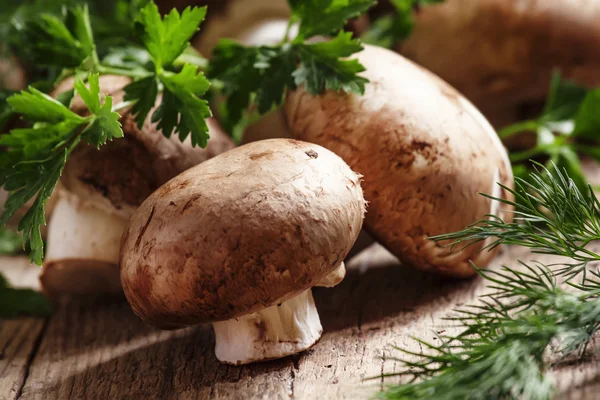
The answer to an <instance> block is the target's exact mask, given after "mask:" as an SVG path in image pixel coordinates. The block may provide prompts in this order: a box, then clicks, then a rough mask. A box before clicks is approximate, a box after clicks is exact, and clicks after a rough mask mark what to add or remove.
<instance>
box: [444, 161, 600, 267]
mask: <svg viewBox="0 0 600 400" xmlns="http://www.w3.org/2000/svg"><path fill="white" fill-rule="evenodd" d="M535 165H536V167H537V168H536V170H535V173H532V174H530V178H529V179H527V180H526V179H524V178H519V177H517V178H516V179H515V189H511V188H509V187H506V186H503V185H500V186H501V187H502V188H504V190H506V191H508V192H510V193H512V194H513V195H514V197H515V200H514V201H510V200H504V199H500V198H495V197H492V196H488V195H484V196H486V197H488V198H490V199H492V200H493V201H500V202H502V203H506V204H509V205H512V206H513V207H514V210H515V211H514V220H513V221H512V222H506V221H504V220H503V219H501V218H500V217H498V216H494V215H487V216H486V218H485V219H482V220H480V221H478V222H477V223H474V224H473V225H470V226H468V227H467V228H466V229H464V230H462V231H460V232H454V233H449V234H444V235H439V236H434V237H432V239H433V240H438V241H439V240H452V241H454V244H453V245H454V246H457V245H459V244H460V243H465V244H466V245H467V246H469V245H471V244H473V243H477V242H482V241H484V240H486V239H488V238H489V239H492V241H491V242H490V244H488V245H487V246H486V248H494V247H496V246H498V245H500V244H512V245H517V246H524V247H528V248H530V249H532V251H533V252H534V253H539V254H554V255H559V256H564V257H568V258H569V259H571V260H572V263H570V264H568V265H566V266H565V267H564V268H563V270H562V271H563V272H564V273H565V274H569V275H571V276H574V275H577V274H579V273H580V272H585V271H586V267H587V264H588V263H589V262H591V261H596V260H597V259H598V256H597V255H596V253H594V252H592V251H590V250H588V249H587V246H588V244H589V243H591V242H593V241H594V240H598V239H600V204H599V203H598V199H597V198H596V196H595V195H593V194H592V193H591V190H590V191H589V192H588V191H585V192H582V191H581V190H580V189H579V187H578V186H577V185H576V184H575V182H574V181H573V179H571V178H568V174H567V172H566V171H565V172H563V173H561V172H560V169H558V168H556V166H552V169H553V170H552V171H551V170H549V169H546V168H545V167H543V166H542V165H541V164H535Z"/></svg>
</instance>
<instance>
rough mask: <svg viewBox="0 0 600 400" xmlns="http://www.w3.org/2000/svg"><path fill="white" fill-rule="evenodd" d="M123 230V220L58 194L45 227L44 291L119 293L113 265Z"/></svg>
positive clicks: (124, 222)
mask: <svg viewBox="0 0 600 400" xmlns="http://www.w3.org/2000/svg"><path fill="white" fill-rule="evenodd" d="M126 226H127V219H125V218H122V217H119V216H116V215H112V214H110V213H109V212H107V211H104V210H102V209H100V208H97V207H94V206H93V205H91V204H89V203H85V202H82V201H80V200H78V198H77V197H75V196H71V195H69V194H67V193H65V192H60V194H59V198H58V201H57V204H56V207H55V209H54V213H53V214H52V218H51V219H50V223H49V224H48V244H47V249H48V250H47V253H46V259H45V261H44V270H43V272H42V275H41V277H40V280H41V282H42V286H43V288H44V290H45V291H47V292H55V291H56V292H65V291H68V292H72V293H81V294H84V293H86V292H87V291H88V290H91V289H93V290H94V291H95V292H98V291H100V292H118V291H120V287H121V285H120V283H119V282H120V279H119V268H118V266H117V264H118V260H119V246H120V242H121V235H122V234H123V231H124V230H125V228H126ZM90 288H91V289H90Z"/></svg>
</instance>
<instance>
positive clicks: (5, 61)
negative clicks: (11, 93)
mask: <svg viewBox="0 0 600 400" xmlns="http://www.w3.org/2000/svg"><path fill="white" fill-rule="evenodd" d="M4 50H6V49H3V48H2V45H1V44H0V52H2V51H4ZM25 86H27V77H26V76H25V71H24V70H23V67H21V64H20V63H19V61H18V60H17V59H16V58H15V56H13V55H12V54H8V56H7V57H5V56H4V55H2V57H0V88H3V89H9V90H22V89H24V88H25Z"/></svg>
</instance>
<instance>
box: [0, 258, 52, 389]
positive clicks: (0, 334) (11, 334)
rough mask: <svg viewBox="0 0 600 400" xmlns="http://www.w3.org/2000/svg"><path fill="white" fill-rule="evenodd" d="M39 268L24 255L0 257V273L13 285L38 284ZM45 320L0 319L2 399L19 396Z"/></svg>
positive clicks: (33, 285)
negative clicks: (32, 264) (31, 263)
mask: <svg viewBox="0 0 600 400" xmlns="http://www.w3.org/2000/svg"><path fill="white" fill-rule="evenodd" d="M38 272H39V269H38V268H37V267H33V266H31V265H30V264H29V262H28V261H27V259H26V258H24V257H0V273H2V274H3V275H4V276H5V277H6V279H8V281H9V282H10V283H11V284H12V285H13V286H19V287H30V288H33V289H37V288H39V285H38V283H37V274H38ZM45 325H46V321H44V320H41V319H35V318H23V319H19V320H8V321H4V320H0V399H7V400H8V399H10V400H13V399H17V398H19V397H20V396H21V394H22V393H21V391H22V388H23V385H24V384H25V380H26V379H27V377H28V374H29V368H30V366H31V361H32V359H33V357H34V356H35V353H36V350H37V347H38V344H39V341H40V340H41V337H42V333H43V331H44V327H45Z"/></svg>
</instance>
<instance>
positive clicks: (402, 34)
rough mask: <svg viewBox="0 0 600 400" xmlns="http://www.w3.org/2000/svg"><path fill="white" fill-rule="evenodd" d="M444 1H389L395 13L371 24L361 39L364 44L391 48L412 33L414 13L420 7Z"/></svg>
mask: <svg viewBox="0 0 600 400" xmlns="http://www.w3.org/2000/svg"><path fill="white" fill-rule="evenodd" d="M443 1H444V0H391V3H392V5H393V6H394V9H395V12H394V13H393V14H388V15H384V16H382V17H380V18H378V19H377V20H375V21H374V22H373V24H372V25H371V27H370V28H369V30H368V31H366V32H365V33H364V34H363V35H362V37H361V39H362V40H363V41H364V42H365V43H369V44H373V45H376V46H381V47H386V48H392V47H393V46H394V44H396V43H397V42H399V41H401V40H404V39H406V38H408V37H409V36H410V34H411V33H412V31H413V29H414V26H415V20H414V13H415V10H418V9H419V8H420V7H422V6H425V5H430V4H437V3H442V2H443Z"/></svg>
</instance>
